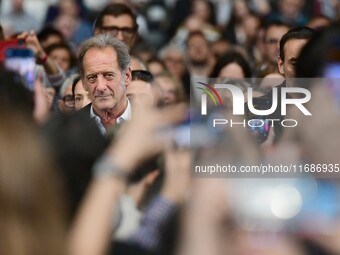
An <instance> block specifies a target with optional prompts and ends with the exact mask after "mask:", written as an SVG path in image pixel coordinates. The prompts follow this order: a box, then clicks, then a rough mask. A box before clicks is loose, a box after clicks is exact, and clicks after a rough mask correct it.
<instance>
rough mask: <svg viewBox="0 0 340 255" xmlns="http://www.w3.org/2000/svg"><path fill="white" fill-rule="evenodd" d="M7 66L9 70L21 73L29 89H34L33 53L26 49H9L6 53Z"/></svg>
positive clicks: (34, 65)
mask: <svg viewBox="0 0 340 255" xmlns="http://www.w3.org/2000/svg"><path fill="white" fill-rule="evenodd" d="M5 66H6V68H7V69H9V70H12V71H15V72H17V73H19V74H20V75H21V76H22V77H23V79H24V82H25V85H26V87H27V88H28V89H30V90H32V91H33V89H34V80H35V67H36V64H35V58H34V54H33V51H32V50H30V49H24V48H8V49H7V50H6V52H5Z"/></svg>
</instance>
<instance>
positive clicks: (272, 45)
mask: <svg viewBox="0 0 340 255" xmlns="http://www.w3.org/2000/svg"><path fill="white" fill-rule="evenodd" d="M288 30H289V27H288V26H287V25H286V24H284V23H282V22H271V23H269V24H268V25H267V26H266V28H265V34H264V40H263V42H264V54H265V56H264V57H265V60H266V61H267V62H268V63H269V64H270V65H272V66H273V67H274V69H275V70H276V72H278V68H277V58H278V56H279V53H280V45H279V44H280V40H281V37H282V36H283V35H284V34H285V33H287V32H288Z"/></svg>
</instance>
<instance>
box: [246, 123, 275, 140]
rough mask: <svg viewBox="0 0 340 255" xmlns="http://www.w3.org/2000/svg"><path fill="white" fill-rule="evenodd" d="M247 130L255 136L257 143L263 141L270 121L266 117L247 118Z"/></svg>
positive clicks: (266, 135)
mask: <svg viewBox="0 0 340 255" xmlns="http://www.w3.org/2000/svg"><path fill="white" fill-rule="evenodd" d="M248 123H249V126H248V130H249V131H250V133H251V134H252V135H253V136H254V137H255V140H256V142H257V143H260V144H261V143H264V142H265V141H266V140H267V138H268V135H269V129H270V123H269V121H268V120H267V119H251V120H248Z"/></svg>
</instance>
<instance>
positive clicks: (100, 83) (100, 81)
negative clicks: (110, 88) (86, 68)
mask: <svg viewBox="0 0 340 255" xmlns="http://www.w3.org/2000/svg"><path fill="white" fill-rule="evenodd" d="M106 88H107V86H106V80H105V78H104V77H103V75H98V78H97V90H106Z"/></svg>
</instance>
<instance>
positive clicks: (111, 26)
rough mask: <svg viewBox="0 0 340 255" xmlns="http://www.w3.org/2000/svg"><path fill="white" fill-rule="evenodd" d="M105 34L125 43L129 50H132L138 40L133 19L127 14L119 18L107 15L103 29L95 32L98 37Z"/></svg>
mask: <svg viewBox="0 0 340 255" xmlns="http://www.w3.org/2000/svg"><path fill="white" fill-rule="evenodd" d="M104 33H107V34H111V35H113V36H114V37H116V38H117V39H119V40H121V41H122V42H124V43H125V44H126V45H127V46H128V48H129V50H131V48H132V46H133V44H134V42H135V40H136V38H137V32H136V31H135V29H134V24H133V20H132V17H131V16H129V15H127V14H123V15H119V16H118V17H115V16H110V15H105V16H104V18H103V25H102V27H101V28H100V29H98V30H96V31H95V34H96V35H97V34H104Z"/></svg>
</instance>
